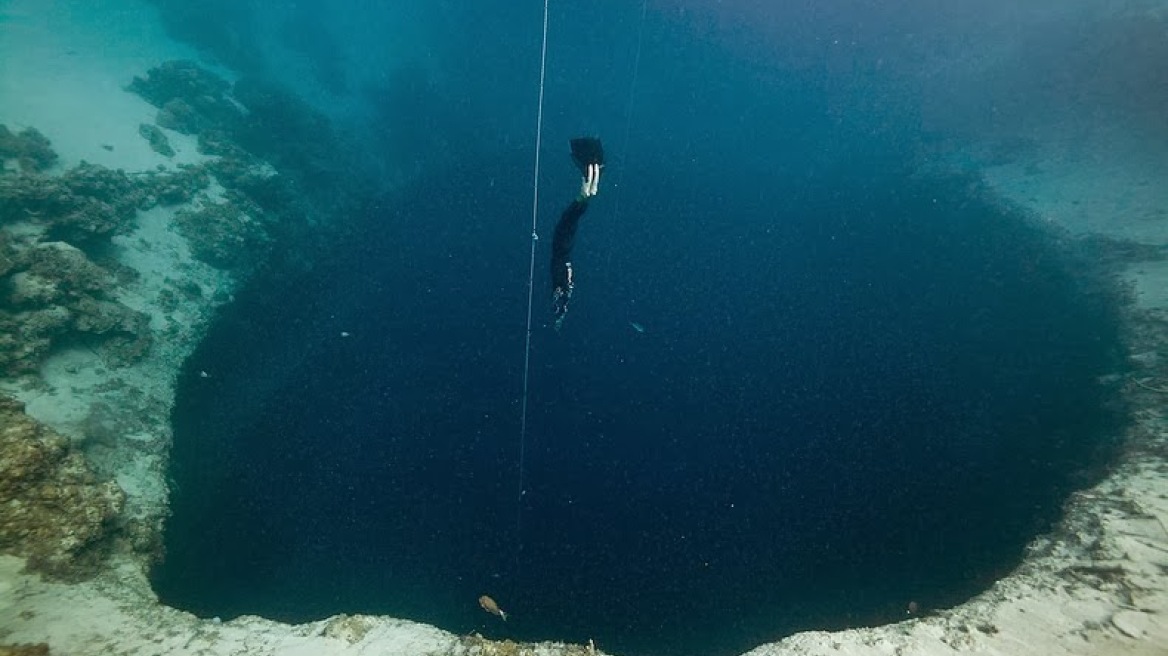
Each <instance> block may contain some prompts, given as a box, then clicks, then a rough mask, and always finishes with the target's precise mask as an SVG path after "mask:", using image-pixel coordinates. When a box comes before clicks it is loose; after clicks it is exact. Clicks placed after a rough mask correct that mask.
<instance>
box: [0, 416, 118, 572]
mask: <svg viewBox="0 0 1168 656" xmlns="http://www.w3.org/2000/svg"><path fill="white" fill-rule="evenodd" d="M124 503H125V493H123V492H122V490H121V488H119V487H118V485H117V484H116V483H114V482H113V481H106V482H99V481H98V480H97V479H96V477H95V476H94V474H93V472H92V470H91V469H90V468H89V466H88V465H87V464H86V462H85V459H84V458H83V457H82V456H81V455H80V454H79V453H77V452H76V451H74V450H73V449H72V448H71V447H70V446H69V442H68V440H66V439H65V438H64V437H61V436H60V435H58V434H57V433H55V432H53V431H52V430H49V429H48V428H47V427H45V426H43V425H41V424H39V423H38V422H36V421H34V420H33V419H32V418H30V417H29V416H28V415H26V414H25V413H24V405H23V404H22V403H20V402H19V401H15V400H13V399H11V398H8V397H6V396H0V506H2V507H3V508H4V513H2V514H0V550H2V551H4V552H6V553H12V554H15V555H18V556H23V557H26V558H28V566H29V568H31V569H34V570H36V571H40V572H43V573H45V574H49V575H52V576H55V577H60V578H67V579H73V578H78V577H82V576H85V575H87V574H90V573H92V572H94V571H95V568H96V567H97V566H99V565H100V562H101V555H102V551H103V550H102V547H103V546H104V545H107V544H108V543H109V539H110V538H111V537H112V531H111V530H110V529H111V525H112V520H113V519H114V518H115V517H117V516H118V514H119V513H120V512H121V510H122V507H123V505H124Z"/></svg>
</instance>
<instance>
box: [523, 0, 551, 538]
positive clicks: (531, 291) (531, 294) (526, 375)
mask: <svg viewBox="0 0 1168 656" xmlns="http://www.w3.org/2000/svg"><path fill="white" fill-rule="evenodd" d="M548 2H549V0H543V39H542V43H541V44H540V52H539V102H538V104H537V110H536V117H535V166H534V167H533V169H534V170H533V173H532V180H531V262H530V264H529V265H528V271H527V334H526V337H525V338H524V342H523V401H522V403H521V408H520V419H519V490H518V495H517V496H518V499H517V501H516V505H515V539H516V541H517V543H518V549H517V550H516V559H518V552H519V551H522V549H523V497H524V495H525V494H527V489H526V484H527V481H526V473H527V472H526V458H527V396H528V394H527V390H528V383H529V381H530V380H531V323H532V316H533V313H532V310H533V308H534V301H535V242H536V241H537V240H538V239H539V233H538V232H537V228H538V226H539V154H540V149H541V147H542V145H543V94H544V81H545V79H546V75H547V42H548Z"/></svg>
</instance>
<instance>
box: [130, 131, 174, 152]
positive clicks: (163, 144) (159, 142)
mask: <svg viewBox="0 0 1168 656" xmlns="http://www.w3.org/2000/svg"><path fill="white" fill-rule="evenodd" d="M138 134H140V135H142V138H143V139H145V140H146V141H147V142H149V143H150V148H151V149H153V150H154V152H156V153H158V154H159V155H162V156H163V157H174V148H172V147H171V145H170V139H167V138H166V134H165V133H164V132H163V131H162V130H160V129H159V128H158V126H157V125H150V124H149V123H142V124H140V125H139V126H138Z"/></svg>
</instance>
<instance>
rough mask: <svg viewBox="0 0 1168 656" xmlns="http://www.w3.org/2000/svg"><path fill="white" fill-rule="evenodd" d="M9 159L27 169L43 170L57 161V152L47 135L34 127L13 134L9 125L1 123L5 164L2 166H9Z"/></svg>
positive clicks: (0, 154)
mask: <svg viewBox="0 0 1168 656" xmlns="http://www.w3.org/2000/svg"><path fill="white" fill-rule="evenodd" d="M9 160H13V161H15V162H16V164H17V165H18V166H19V167H20V168H21V169H23V170H25V171H43V170H44V169H47V168H49V167H50V166H52V165H53V163H54V162H56V161H57V153H55V152H53V149H52V147H51V146H50V144H49V140H48V139H47V138H46V137H45V135H43V134H41V133H40V132H37V131H36V130H34V129H33V128H25V129H24V130H21V131H20V132H19V133H16V134H13V133H12V131H10V130H9V129H8V127H7V126H5V125H0V163H3V164H4V165H5V166H3V167H0V168H7V162H8V161H9Z"/></svg>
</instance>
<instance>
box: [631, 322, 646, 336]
mask: <svg viewBox="0 0 1168 656" xmlns="http://www.w3.org/2000/svg"><path fill="white" fill-rule="evenodd" d="M629 325H630V326H632V327H633V330H635V331H637V332H639V333H641V334H644V333H645V327H644V326H642V325H641V324H639V323H637V322H636V321H630V322H629Z"/></svg>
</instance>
